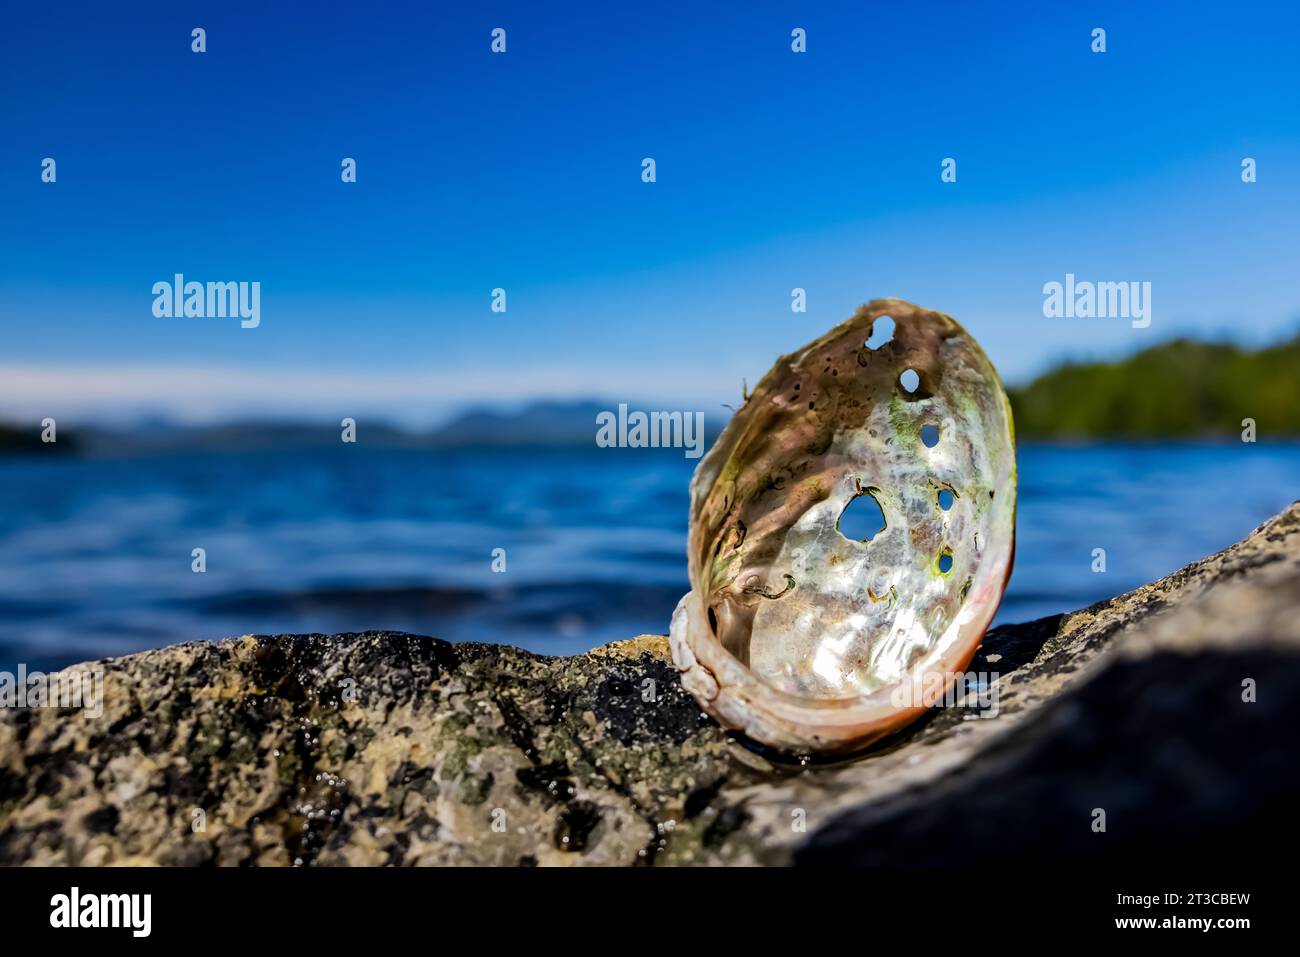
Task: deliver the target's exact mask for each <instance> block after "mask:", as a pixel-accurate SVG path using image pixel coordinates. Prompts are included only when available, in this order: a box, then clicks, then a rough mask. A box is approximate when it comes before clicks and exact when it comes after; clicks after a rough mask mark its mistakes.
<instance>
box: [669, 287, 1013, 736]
mask: <svg viewBox="0 0 1300 957" xmlns="http://www.w3.org/2000/svg"><path fill="white" fill-rule="evenodd" d="M886 317H888V318H889V319H890V320H892V322H893V335H892V337H891V338H889V339H888V341H884V342H880V343H877V342H876V341H875V339H881V338H883V336H880V335H879V332H880V330H879V329H878V328H877V326H878V324H880V325H883V324H885V323H884V320H885V318H886ZM873 331H874V332H876V336H875V337H874V338H873ZM691 499H692V508H691V529H690V544H689V550H690V555H689V560H690V576H691V583H692V593H691V595H689V596H687V599H684V600H683V609H681V612H682V614H681V615H680V616H678V617H681V618H682V620H681V621H679V620H677V618H676V617H675V620H674V633H673V636H672V638H673V649H674V657H675V658H676V659H677V664H678V667H679V668H681V669H682V670H683V671H684V672H687V674H686V675H685V676H684V679H683V680H684V682H685V683H686V684H687V687H689V688H691V690H692V691H693V692H695V694H696V695H697V697H699V698H700V700H701V703H702V704H703V705H704V707H705V708H706V710H709V711H710V712H711V713H714V714H715V716H718V717H719V718H720V719H722V720H723V722H724V723H726V724H729V725H731V726H734V727H741V728H743V729H745V730H749V731H750V732H751V733H752V734H756V735H757V736H759V737H760V738H764V737H766V738H769V739H776V740H769V741H768V743H771V744H779V745H786V746H792V747H794V746H798V747H811V748H823V747H824V748H828V749H839V748H844V747H847V746H849V745H850V744H855V743H862V742H863V741H864V740H867V739H869V738H873V737H878V736H879V735H880V734H881V733H883V732H884V731H886V730H890V729H892V728H893V727H895V726H897V725H899V724H901V723H904V722H905V721H906V720H908V719H909V717H914V716H915V715H916V713H919V712H917V711H915V710H907V711H905V713H899V712H900V709H898V708H897V707H892V708H891V707H888V706H887V705H886V704H885V702H884V699H883V695H884V694H885V693H886V692H887V691H888V689H890V688H891V687H893V686H895V685H897V684H898V683H899V682H901V681H903V680H904V679H907V678H908V677H909V676H910V675H912V673H913V672H914V670H915V669H917V668H935V667H940V666H941V667H943V668H947V669H957V668H962V667H965V664H966V663H967V662H968V661H969V659H970V657H971V655H972V654H973V653H974V651H975V648H976V647H977V646H978V644H979V640H980V638H981V637H982V635H983V633H984V631H985V629H986V628H987V626H988V623H989V621H990V620H991V618H992V616H993V613H994V611H995V610H996V608H997V605H998V603H999V601H1000V600H1001V596H1002V591H1003V588H1004V587H1005V583H1006V579H1007V576H1008V575H1009V573H1010V569H1011V561H1012V553H1013V548H1014V527H1015V449H1014V441H1013V435H1012V423H1011V413H1010V408H1009V405H1008V403H1007V399H1006V395H1005V393H1004V391H1003V389H1002V385H1001V383H1000V381H999V380H998V376H997V373H996V372H995V371H994V369H993V366H992V365H991V364H990V362H989V360H988V359H987V357H986V356H985V355H984V353H983V351H982V350H981V349H980V347H979V346H978V344H977V343H976V342H975V341H974V340H973V339H972V338H971V337H970V335H969V334H968V333H967V332H966V331H965V330H964V329H962V327H961V326H960V325H958V323H957V322H956V321H954V320H953V319H952V318H950V317H949V316H946V315H943V314H942V313H937V312H932V311H929V310H924V309H919V308H917V307H915V306H913V305H911V304H909V303H905V302H903V301H901V300H890V299H886V300H877V301H875V302H872V303H870V304H869V305H867V306H863V307H862V308H861V309H860V310H858V312H857V313H856V314H855V315H854V316H853V318H851V319H850V320H848V321H847V322H845V323H843V324H842V325H840V326H839V327H837V328H836V329H834V330H832V331H831V332H829V333H827V334H826V335H824V336H822V337H821V338H820V339H818V340H816V341H815V342H813V343H812V344H810V345H809V346H807V347H805V348H804V349H802V350H800V351H799V352H797V353H795V354H793V355H790V356H786V357H784V358H782V359H781V360H779V361H778V362H777V364H776V365H775V367H773V369H772V370H771V371H770V372H768V374H767V375H766V376H764V378H763V379H762V381H761V382H760V383H759V384H758V386H757V387H756V388H755V390H754V392H753V394H752V395H750V396H749V397H748V399H747V401H746V402H745V404H744V406H743V407H742V408H741V409H740V410H739V411H738V413H737V414H736V415H735V416H734V418H733V419H732V421H731V423H730V424H729V425H728V427H727V428H726V430H725V431H724V432H723V434H722V435H721V436H720V437H719V439H718V442H717V443H716V445H715V446H714V448H713V449H712V450H710V452H709V454H708V455H707V456H706V457H705V458H704V459H703V460H702V461H701V462H700V465H699V467H698V469H697V471H696V474H695V478H694V480H693V481H692V484H691ZM859 512H861V513H863V515H865V516H866V517H867V518H868V519H872V520H870V521H867V522H866V523H863V522H862V521H860V520H859V517H858V513H859ZM881 519H883V521H881ZM882 526H883V527H882ZM718 649H721V651H722V652H723V653H725V656H729V658H730V659H732V661H731V662H727V661H723V660H722V659H721V657H720V656H719V653H718ZM737 664H738V666H739V667H736V665H737ZM828 706H829V707H830V708H834V709H837V710H835V711H833V712H832V711H828V710H827V707H828ZM855 707H856V708H858V709H859V710H858V712H856V713H855V712H854V710H853V709H854V708H855ZM804 715H808V716H810V717H809V718H807V723H808V724H810V725H812V726H815V727H807V728H804V727H800V726H799V725H800V722H803V721H805V718H804V717H803V716H804ZM828 722H829V726H828Z"/></svg>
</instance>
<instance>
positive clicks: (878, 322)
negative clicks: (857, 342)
mask: <svg viewBox="0 0 1300 957" xmlns="http://www.w3.org/2000/svg"><path fill="white" fill-rule="evenodd" d="M893 338H894V318H893V316H876V318H875V321H874V322H872V323H871V335H870V337H869V338H868V339H867V341H866V342H865V343H864V345H865V346H866V347H867V348H868V349H879V348H880V347H881V346H883V345H884V344H885V343H887V342H889V341H890V340H891V339H893Z"/></svg>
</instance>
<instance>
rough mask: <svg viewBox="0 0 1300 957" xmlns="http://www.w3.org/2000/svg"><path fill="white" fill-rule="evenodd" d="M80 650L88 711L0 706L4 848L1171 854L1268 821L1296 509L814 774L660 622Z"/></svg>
mask: <svg viewBox="0 0 1300 957" xmlns="http://www.w3.org/2000/svg"><path fill="white" fill-rule="evenodd" d="M76 667H77V668H78V669H102V670H103V672H104V702H103V713H102V714H101V715H100V716H98V717H92V716H91V715H90V714H89V713H88V712H86V711H84V710H83V711H75V710H70V709H65V710H57V709H6V710H4V711H0V864H222V865H228V864H231V865H233V864H260V865H292V864H302V865H338V864H356V865H373V864H502V865H533V864H542V865H552V864H561V865H563V864H654V865H664V864H715V863H743V864H753V863H788V862H791V861H795V862H799V863H818V862H856V863H883V864H894V865H907V864H913V863H918V864H930V863H938V864H952V863H962V864H969V863H971V861H972V860H982V861H989V860H997V861H1000V860H1014V859H1016V858H1019V857H1027V856H1029V855H1030V854H1034V853H1037V854H1041V853H1042V852H1043V850H1044V849H1045V848H1046V849H1048V850H1050V851H1051V852H1052V853H1053V854H1055V855H1057V856H1058V858H1059V857H1061V856H1064V857H1068V858H1077V859H1079V860H1083V861H1087V860H1091V859H1098V858H1105V857H1106V856H1107V855H1113V854H1120V853H1123V854H1131V855H1144V854H1150V853H1160V854H1183V853H1185V854H1188V855H1190V854H1191V853H1192V850H1193V849H1194V850H1195V851H1196V852H1198V853H1203V852H1205V851H1206V850H1207V849H1209V848H1212V847H1214V846H1217V845H1218V844H1221V845H1222V847H1223V849H1230V848H1232V847H1234V846H1238V842H1240V841H1241V840H1243V839H1248V838H1253V837H1256V836H1258V835H1272V836H1273V839H1274V840H1278V841H1281V840H1283V839H1286V840H1289V838H1286V837H1285V834H1289V833H1290V830H1291V828H1290V824H1289V812H1290V807H1291V805H1292V804H1293V803H1294V795H1295V794H1296V793H1297V785H1300V762H1298V761H1296V760H1295V752H1296V748H1295V747H1294V745H1293V744H1292V741H1293V737H1292V736H1293V735H1294V733H1295V731H1296V729H1297V728H1298V727H1300V503H1298V504H1297V505H1293V506H1292V507H1291V508H1289V509H1288V510H1287V511H1285V512H1283V513H1282V514H1281V515H1279V516H1277V517H1276V518H1274V519H1272V520H1271V521H1269V522H1268V523H1266V524H1265V525H1264V526H1262V527H1261V528H1260V529H1258V530H1257V531H1256V532H1255V533H1254V534H1252V535H1251V536H1250V537H1249V538H1248V539H1246V540H1245V541H1243V542H1241V543H1239V544H1237V545H1234V546H1233V547H1231V548H1229V549H1227V550H1225V551H1223V552H1221V553H1219V554H1217V555H1214V556H1211V557H1210V558H1207V559H1205V560H1204V561H1201V562H1198V563H1196V564H1194V565H1191V566H1188V567H1187V568H1185V569H1182V570H1181V571H1179V572H1176V573H1175V574H1173V575H1171V576H1169V577H1168V578H1165V579H1162V580H1161V581H1159V582H1156V583H1154V584H1152V585H1148V586H1145V587H1143V588H1140V589H1138V590H1137V591H1135V592H1132V593H1130V594H1127V595H1123V596H1120V597H1119V598H1115V599H1113V600H1110V601H1107V602H1102V603H1100V604H1097V605H1094V606H1092V607H1090V608H1087V609H1084V610H1081V611H1076V612H1073V613H1070V614H1065V615H1059V616H1054V617H1051V618H1046V619H1041V620H1039V621H1035V622H1031V623H1028V624H1025V625H1017V626H1010V627H1004V628H999V629H996V630H995V631H993V632H991V633H990V634H989V635H988V637H987V639H986V641H985V643H984V647H983V649H982V650H981V651H980V653H979V655H978V657H977V658H976V661H975V662H974V663H973V664H972V665H971V670H972V671H987V672H990V673H994V672H996V673H997V677H996V678H995V679H993V680H992V684H991V686H990V687H991V688H992V689H993V691H994V692H996V702H997V708H996V715H995V716H994V715H993V710H992V709H987V710H985V711H983V712H980V711H973V710H971V709H963V708H951V707H950V708H939V709H935V710H933V711H932V712H931V713H930V715H929V716H928V717H927V718H926V719H925V720H923V721H921V722H918V723H917V724H915V725H913V726H912V727H911V728H909V729H908V730H907V731H905V732H904V733H902V734H900V735H898V736H896V737H895V738H893V739H891V740H889V741H887V742H885V743H884V744H883V745H881V746H878V747H876V748H874V749H872V750H871V751H870V752H869V753H868V754H867V755H865V756H862V757H860V758H859V759H857V760H855V761H849V762H840V763H838V764H835V765H828V766H813V765H808V764H804V765H800V763H799V762H798V761H788V760H785V759H780V758H778V756H773V755H766V756H762V755H759V754H758V753H755V752H754V751H752V750H749V749H748V748H746V747H744V746H742V744H741V743H739V742H738V741H737V740H735V739H734V738H732V737H730V736H728V735H727V734H725V733H724V732H722V731H721V730H720V729H719V728H718V727H717V726H716V725H715V724H713V723H712V721H710V720H709V719H708V718H706V717H704V716H703V715H702V714H701V712H700V710H699V709H698V707H696V705H695V702H694V700H693V699H692V698H691V697H690V696H689V695H687V694H686V693H685V692H683V691H682V689H681V687H680V685H679V684H678V681H677V678H676V674H675V672H674V671H673V670H672V668H671V666H670V664H669V663H668V656H667V649H666V642H665V640H664V639H663V638H660V637H656V636H644V637H641V638H636V639H632V640H630V641H625V642H618V643H615V644H612V645H608V646H606V647H604V648H600V649H597V650H596V651H593V652H591V653H589V654H586V655H580V656H576V657H573V658H545V657H540V656H537V655H533V654H529V653H527V652H524V651H519V650H517V649H514V648H509V647H503V646H495V645H480V644H461V645H452V644H448V643H447V642H444V641H439V640H437V639H433V638H422V637H416V636H412V635H404V634H391V633H373V634H371V633H367V634H352V635H334V636H325V635H276V636H249V637H243V638H236V639H230V640H226V641H221V642H217V643H189V644H183V645H176V646H173V647H169V648H163V649H160V650H157V651H150V652H145V653H143V654H138V655H132V656H130V657H126V658H119V659H109V660H107V661H103V662H99V663H95V664H89V665H79V666H76ZM1251 689H1253V694H1252V693H1251ZM1252 698H1253V700H1247V699H1252ZM1098 811H1101V812H1103V813H1104V820H1105V829H1104V830H1100V829H1099V828H1098V824H1097V822H1098V821H1099V820H1100V818H1099V816H1098ZM1283 832H1285V834H1284V833H1283Z"/></svg>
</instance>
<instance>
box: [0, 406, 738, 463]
mask: <svg viewBox="0 0 1300 957" xmlns="http://www.w3.org/2000/svg"><path fill="white" fill-rule="evenodd" d="M638 407H639V406H633V408H638ZM617 408H618V403H610V402H597V401H594V400H584V401H575V402H537V403H534V404H532V405H529V406H526V407H525V408H522V409H520V410H518V411H515V412H500V411H495V410H489V409H473V410H470V411H467V412H465V413H463V414H462V415H460V416H458V417H456V418H455V419H453V420H452V421H451V422H448V423H447V424H446V425H443V426H441V427H440V428H437V429H433V430H429V431H423V432H417V431H408V430H403V429H400V428H397V427H395V426H393V425H390V424H388V423H385V422H381V421H375V422H371V421H368V420H367V419H365V418H364V417H362V418H360V419H359V420H358V421H357V425H356V429H357V437H358V441H360V442H364V444H365V445H366V446H367V447H369V448H409V449H422V448H430V449H432V448H471V447H480V448H481V447H500V446H515V447H520V446H523V447H530V446H534V447H552V448H554V447H581V446H591V445H593V443H594V442H595V437H596V430H597V423H596V416H597V415H598V414H599V413H601V412H613V411H616V410H617ZM645 408H646V411H650V408H651V407H645ZM726 418H727V413H726V411H725V410H723V409H718V410H717V412H716V414H715V413H712V412H709V411H706V412H705V415H704V424H705V446H706V447H707V446H708V445H709V444H711V443H712V441H713V439H714V438H715V437H716V436H717V434H718V432H719V431H721V429H722V426H723V425H724V424H725V422H726ZM341 431H342V429H341V426H340V425H339V424H336V423H329V424H318V423H308V422H274V421H232V422H224V423H221V424H219V425H208V426H182V425H177V424H175V423H171V422H167V421H164V420H153V421H148V422H143V423H141V424H139V425H136V426H132V427H130V428H122V427H116V428H111V427H107V426H86V427H81V428H75V427H67V428H64V427H62V426H60V429H59V433H58V438H59V441H58V443H57V449H58V450H62V451H67V452H83V453H88V454H140V453H148V452H236V451H238V452H247V451H258V450H262V449H297V450H301V449H312V448H325V447H334V446H337V445H339V437H340V432H341ZM40 448H42V443H41V441H40V430H39V429H38V428H36V427H35V426H32V427H30V428H26V429H21V428H19V427H16V426H4V425H0V453H4V452H26V451H34V450H37V449H40ZM47 448H48V447H47Z"/></svg>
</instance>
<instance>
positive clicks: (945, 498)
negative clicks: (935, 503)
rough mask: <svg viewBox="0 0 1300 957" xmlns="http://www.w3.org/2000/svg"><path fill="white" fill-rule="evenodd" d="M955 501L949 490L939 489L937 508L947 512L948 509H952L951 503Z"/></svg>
mask: <svg viewBox="0 0 1300 957" xmlns="http://www.w3.org/2000/svg"><path fill="white" fill-rule="evenodd" d="M955 499H956V496H955V495H953V494H952V490H951V489H946V488H941V489H939V507H940V508H941V509H943V510H944V511H945V512H946V511H948V509H950V508H952V503H953V501H954V500H955Z"/></svg>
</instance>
